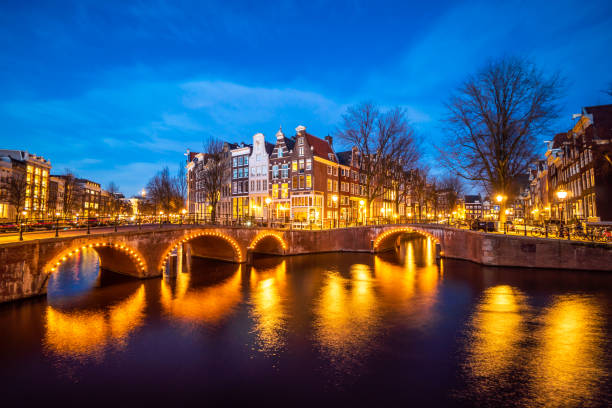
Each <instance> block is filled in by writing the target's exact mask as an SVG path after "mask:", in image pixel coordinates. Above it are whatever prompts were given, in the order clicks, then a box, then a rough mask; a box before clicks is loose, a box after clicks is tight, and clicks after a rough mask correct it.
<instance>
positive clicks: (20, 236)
mask: <svg viewBox="0 0 612 408" xmlns="http://www.w3.org/2000/svg"><path fill="white" fill-rule="evenodd" d="M21 215H23V216H24V217H27V215H28V212H27V211H22V212H21ZM25 221H26V224H27V222H28V219H27V218H25ZM19 240H20V241H23V220H22V219H21V218H20V219H19Z"/></svg>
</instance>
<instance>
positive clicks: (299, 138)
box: [298, 137, 304, 145]
mask: <svg viewBox="0 0 612 408" xmlns="http://www.w3.org/2000/svg"><path fill="white" fill-rule="evenodd" d="M303 144H304V138H303V137H298V145H303Z"/></svg>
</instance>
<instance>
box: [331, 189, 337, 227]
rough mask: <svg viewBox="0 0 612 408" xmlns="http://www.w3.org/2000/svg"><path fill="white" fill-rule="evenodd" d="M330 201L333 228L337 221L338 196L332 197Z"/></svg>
mask: <svg viewBox="0 0 612 408" xmlns="http://www.w3.org/2000/svg"><path fill="white" fill-rule="evenodd" d="M332 201H333V202H334V204H333V205H334V212H333V216H334V227H336V220H337V219H338V196H337V195H336V194H334V195H333V196H332Z"/></svg>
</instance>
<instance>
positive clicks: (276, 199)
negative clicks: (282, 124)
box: [268, 129, 295, 219]
mask: <svg viewBox="0 0 612 408" xmlns="http://www.w3.org/2000/svg"><path fill="white" fill-rule="evenodd" d="M294 147H295V140H294V139H292V138H290V137H286V136H285V134H284V133H283V131H282V129H279V130H278V132H276V144H275V145H274V149H272V153H271V154H270V164H269V167H270V177H269V183H270V186H269V188H268V193H269V194H270V198H271V200H272V202H271V203H270V207H271V214H270V215H271V218H272V219H285V218H288V217H289V214H290V211H291V201H290V197H289V183H291V178H290V176H289V166H290V165H291V155H292V153H293V148H294Z"/></svg>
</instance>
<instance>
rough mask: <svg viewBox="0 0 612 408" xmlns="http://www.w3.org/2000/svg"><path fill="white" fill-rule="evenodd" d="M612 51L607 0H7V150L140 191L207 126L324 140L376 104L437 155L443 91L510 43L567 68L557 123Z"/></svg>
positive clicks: (241, 137) (1, 37) (591, 94)
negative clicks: (395, 109) (400, 117)
mask: <svg viewBox="0 0 612 408" xmlns="http://www.w3.org/2000/svg"><path fill="white" fill-rule="evenodd" d="M611 50H612V2H611V1H610V0H607V1H562V0H561V1H549V2H541V1H508V2H496V1H482V2H479V1H474V2H462V3H459V2H428V1H418V2H408V1H398V2H391V1H389V2H387V1H371V2H360V1H350V2H343V1H329V2H324V1H312V0H311V1H304V2H292V1H279V2H274V3H273V2H270V3H268V2H265V1H253V2H231V1H220V2H213V1H195V2H180V1H168V2H165V1H142V2H130V1H113V0H104V1H84V0H81V1H74V2H71V1H50V2H34V1H14V0H5V1H3V2H2V3H1V4H0V89H1V92H0V148H12V149H23V150H29V151H30V152H33V153H36V154H40V155H43V156H45V157H47V158H49V159H50V160H51V162H52V165H53V167H54V169H53V172H55V173H58V172H62V171H63V169H64V168H71V169H73V170H74V171H75V172H76V173H77V174H78V175H79V176H81V177H85V178H89V179H92V180H95V181H99V182H101V183H102V185H103V187H106V185H107V184H108V182H110V181H115V182H116V183H117V184H118V185H119V186H120V187H121V189H122V190H123V191H124V192H125V193H126V194H128V195H131V194H134V193H136V192H137V191H138V190H139V189H140V188H142V187H143V186H144V185H145V184H146V182H147V180H148V179H149V178H150V177H151V176H152V175H153V174H154V173H155V172H156V171H157V170H159V169H160V168H161V167H162V166H164V165H169V166H170V167H171V170H172V171H173V172H174V171H176V168H177V167H178V165H179V163H180V162H181V161H183V160H184V156H183V153H184V152H185V149H187V148H190V149H191V150H196V151H197V150H201V148H202V140H204V139H206V138H207V137H208V136H209V135H214V136H216V137H219V138H222V139H225V140H229V141H248V140H250V138H251V137H252V135H253V134H254V133H256V132H263V133H264V134H265V135H266V137H267V138H268V139H269V140H272V139H273V137H274V133H275V132H276V131H277V129H278V127H279V125H282V126H283V129H285V130H286V133H289V134H292V133H293V132H294V128H295V127H296V126H297V125H300V124H303V125H305V126H307V128H308V130H309V132H311V133H313V134H315V135H318V136H321V137H322V136H325V135H326V134H328V133H333V132H334V130H335V129H336V127H337V125H338V123H339V121H340V115H341V114H342V112H343V111H344V110H345V109H346V107H347V106H348V105H351V104H354V103H357V102H359V101H363V100H372V101H375V102H377V103H379V104H380V105H382V106H394V105H401V106H403V107H405V108H406V110H407V111H408V113H409V116H410V119H411V121H412V122H413V124H414V126H415V127H416V128H417V129H418V131H419V134H420V136H421V137H422V138H423V139H424V140H425V144H426V147H427V149H428V151H432V148H431V144H432V143H435V142H436V141H437V140H439V138H440V135H441V130H440V127H439V118H440V117H441V115H442V114H443V102H444V100H445V99H446V98H447V97H448V93H449V91H451V90H452V89H453V88H454V87H456V86H457V85H459V84H460V82H461V81H462V80H463V79H465V77H466V76H467V75H469V74H471V73H473V72H474V71H476V70H477V69H478V68H479V67H481V66H482V65H483V63H484V62H486V60H487V59H489V58H492V57H497V56H500V55H524V56H528V57H530V58H532V59H533V60H534V61H535V62H537V63H538V64H539V65H540V66H541V67H542V68H543V69H545V70H550V71H553V70H561V72H562V74H563V75H564V76H565V77H566V78H567V80H568V87H567V92H566V97H565V98H564V99H563V101H562V103H563V113H564V116H563V117H562V118H561V119H560V120H559V126H560V128H559V130H560V131H561V130H564V129H565V130H566V129H567V128H569V126H571V124H572V120H571V114H572V113H575V112H579V110H580V108H581V107H582V106H588V105H595V104H602V103H611V102H612V100H611V99H612V98H610V97H608V96H606V95H605V94H604V93H603V92H602V91H603V90H604V89H605V88H606V87H607V85H608V84H609V83H610V82H611V81H612V52H611ZM549 137H550V135H543V136H542V139H543V140H544V139H546V138H549ZM430 160H431V159H430ZM432 164H433V163H432ZM433 166H435V164H433Z"/></svg>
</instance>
